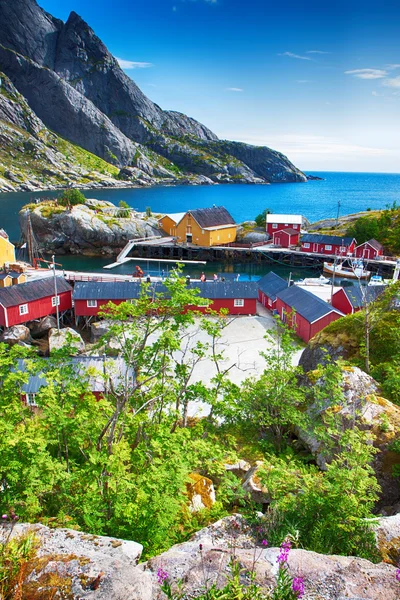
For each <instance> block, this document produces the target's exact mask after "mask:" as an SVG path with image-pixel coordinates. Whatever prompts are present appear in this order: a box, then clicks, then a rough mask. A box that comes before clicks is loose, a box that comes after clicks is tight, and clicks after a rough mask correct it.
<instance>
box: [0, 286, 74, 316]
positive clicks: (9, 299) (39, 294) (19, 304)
mask: <svg viewBox="0 0 400 600" xmlns="http://www.w3.org/2000/svg"><path fill="white" fill-rule="evenodd" d="M56 282H57V295H56V292H55V286H54V278H53V277H45V278H43V279H37V280H35V281H29V282H27V283H21V284H19V285H13V286H11V287H7V288H3V289H0V326H1V327H12V326H13V325H20V324H21V323H27V322H28V321H34V320H35V319H41V318H42V317H47V316H48V315H52V314H55V313H56V312H57V304H58V309H59V312H60V313H61V312H64V311H65V310H69V309H70V308H72V287H71V286H70V285H69V283H68V282H67V281H65V279H64V278H63V277H56Z"/></svg>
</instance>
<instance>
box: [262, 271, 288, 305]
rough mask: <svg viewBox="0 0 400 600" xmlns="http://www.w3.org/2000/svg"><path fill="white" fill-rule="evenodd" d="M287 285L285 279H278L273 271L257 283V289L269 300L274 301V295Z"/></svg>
mask: <svg viewBox="0 0 400 600" xmlns="http://www.w3.org/2000/svg"><path fill="white" fill-rule="evenodd" d="M288 285H289V284H288V282H287V281H286V280H285V279H282V277H279V275H277V274H276V273H274V272H273V271H270V272H269V273H268V275H264V277H262V278H261V279H260V280H259V281H258V289H259V290H261V291H262V292H263V293H264V294H266V295H267V296H268V298H271V300H275V299H276V294H277V293H278V292H281V291H282V290H284V289H285V288H287V287H288Z"/></svg>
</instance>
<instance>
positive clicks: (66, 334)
mask: <svg viewBox="0 0 400 600" xmlns="http://www.w3.org/2000/svg"><path fill="white" fill-rule="evenodd" d="M65 346H70V347H71V348H73V349H75V350H78V351H79V352H82V351H83V350H84V349H85V342H84V341H83V339H82V336H81V335H80V334H79V333H78V332H77V331H75V330H74V329H72V328H71V327H65V328H64V329H60V331H58V330H57V329H50V330H49V350H50V352H53V351H54V350H60V349H61V348H64V347H65Z"/></svg>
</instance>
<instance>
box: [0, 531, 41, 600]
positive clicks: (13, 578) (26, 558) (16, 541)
mask: <svg viewBox="0 0 400 600" xmlns="http://www.w3.org/2000/svg"><path fill="white" fill-rule="evenodd" d="M3 527H4V525H3ZM7 527H10V532H9V534H8V537H6V540H5V542H4V543H1V544H0V597H1V598H2V599H3V600H13V598H22V597H23V596H22V593H21V591H22V590H21V584H22V581H21V580H22V579H23V577H24V575H25V573H24V571H25V568H26V566H27V565H28V563H29V562H30V561H31V560H32V559H33V558H34V557H35V556H36V551H37V547H38V540H37V538H36V536H35V535H34V534H32V533H27V534H24V535H22V536H14V537H13V538H11V539H10V534H11V531H12V529H11V524H9V525H7Z"/></svg>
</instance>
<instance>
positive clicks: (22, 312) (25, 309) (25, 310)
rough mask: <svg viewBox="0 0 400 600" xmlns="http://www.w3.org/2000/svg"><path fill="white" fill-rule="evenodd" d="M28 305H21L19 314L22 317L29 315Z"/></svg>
mask: <svg viewBox="0 0 400 600" xmlns="http://www.w3.org/2000/svg"><path fill="white" fill-rule="evenodd" d="M28 312H29V311H28V305H27V304H21V306H20V307H19V314H20V315H27V314H28Z"/></svg>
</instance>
